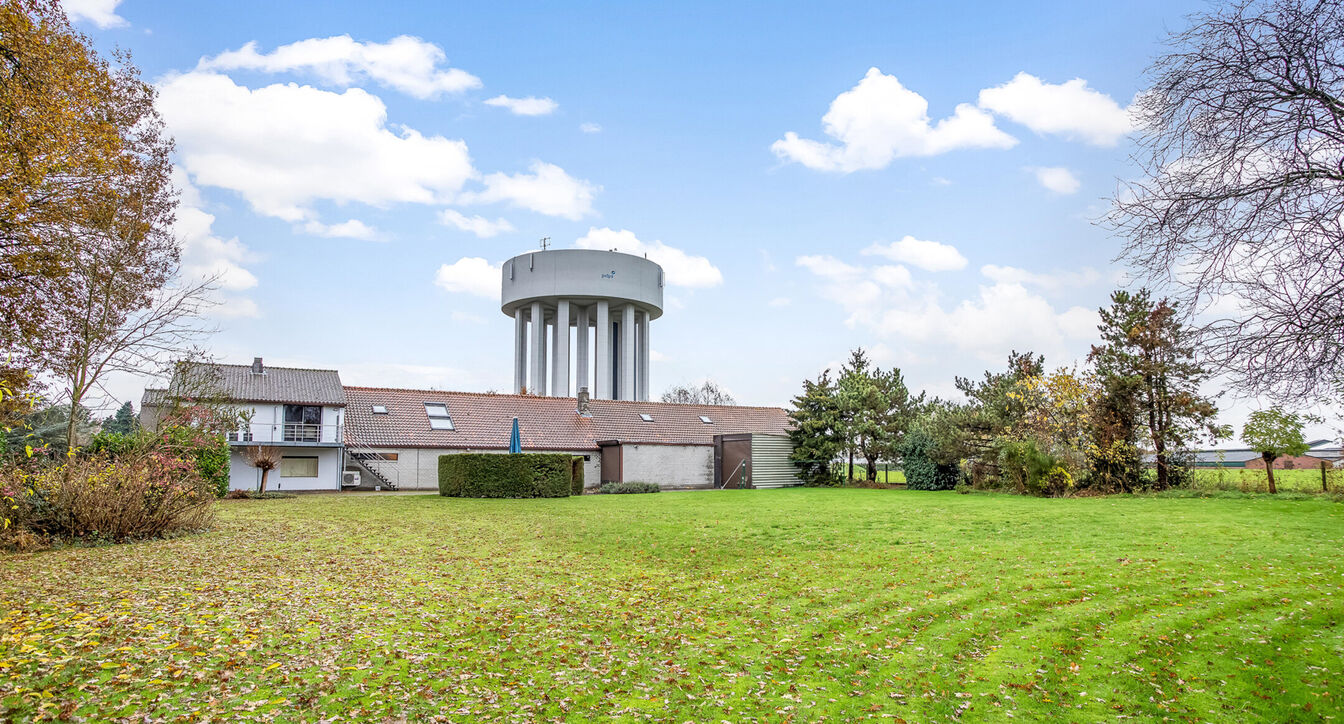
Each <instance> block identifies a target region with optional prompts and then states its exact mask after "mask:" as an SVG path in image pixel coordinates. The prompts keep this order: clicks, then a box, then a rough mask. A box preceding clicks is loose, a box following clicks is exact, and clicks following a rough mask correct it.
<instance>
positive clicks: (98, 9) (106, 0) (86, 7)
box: [61, 0, 130, 29]
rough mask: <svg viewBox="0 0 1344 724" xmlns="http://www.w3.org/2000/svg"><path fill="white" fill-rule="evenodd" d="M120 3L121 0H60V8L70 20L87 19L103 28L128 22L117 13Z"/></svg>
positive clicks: (119, 25) (118, 26)
mask: <svg viewBox="0 0 1344 724" xmlns="http://www.w3.org/2000/svg"><path fill="white" fill-rule="evenodd" d="M120 4H121V0H61V8H62V9H63V10H65V14H66V15H67V16H68V17H69V18H70V20H71V21H73V22H79V21H80V20H87V21H89V22H91V23H93V24H94V25H96V26H98V27H100V28H103V29H107V28H121V27H125V26H126V25H129V24H130V23H127V22H126V18H123V17H121V16H120V15H118V14H117V6H118V5H120Z"/></svg>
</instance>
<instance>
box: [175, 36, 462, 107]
mask: <svg viewBox="0 0 1344 724" xmlns="http://www.w3.org/2000/svg"><path fill="white" fill-rule="evenodd" d="M444 61H445V55H444V53H443V49H442V48H440V47H439V46H437V45H434V44H433V43H430V42H426V41H424V40H421V39H420V38H415V37H412V36H409V35H401V36H398V37H395V38H393V39H391V40H389V41H387V42H386V43H362V42H359V41H357V40H355V39H353V38H351V37H350V36H349V35H339V36H334V37H330V38H309V39H307V40H300V41H298V42H296V43H290V44H289V45H282V46H280V47H278V48H276V49H275V50H273V51H271V52H270V53H259V52H257V44H256V42H255V41H253V42H249V43H247V44H246V45H244V46H243V47H241V48H239V49H237V50H230V51H226V52H224V53H220V54H219V55H217V56H215V57H213V58H202V59H201V62H200V64H199V65H198V66H197V68H198V69H200V70H256V71H261V72H264V73H310V74H312V75H315V76H317V77H318V78H319V79H320V80H321V81H322V82H324V83H326V84H328V85H334V86H338V87H341V88H345V87H348V86H352V85H356V84H358V83H359V82H360V81H362V80H363V79H365V78H368V79H370V80H373V81H374V82H376V83H378V84H379V85H382V86H386V87H389V88H395V89H397V90H399V91H401V92H403V93H406V94H409V95H412V96H415V97H416V98H434V97H436V96H438V95H440V94H442V93H461V92H462V91H466V90H470V89H472V88H480V87H481V79H480V78H477V77H476V76H474V75H472V74H470V73H468V72H466V71H464V70H459V69H457V68H440V67H439V66H440V64H441V63H443V62H444Z"/></svg>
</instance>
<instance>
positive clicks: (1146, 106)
mask: <svg viewBox="0 0 1344 724" xmlns="http://www.w3.org/2000/svg"><path fill="white" fill-rule="evenodd" d="M1169 44H1170V52H1168V53H1167V54H1166V55H1163V56H1162V57H1160V58H1159V59H1158V60H1157V61H1156V62H1155V63H1154V64H1153V65H1152V67H1151V68H1150V69H1149V77H1150V79H1151V83H1152V84H1151V87H1150V88H1149V89H1148V90H1147V91H1146V92H1144V93H1142V94H1141V95H1140V96H1139V97H1138V99H1137V100H1136V102H1135V109H1136V111H1137V112H1136V121H1137V126H1138V135H1137V139H1136V140H1137V142H1138V145H1139V151H1138V153H1137V155H1136V160H1137V161H1138V163H1139V164H1140V166H1141V167H1142V169H1143V172H1144V173H1143V175H1144V178H1143V179H1142V180H1139V181H1135V182H1132V183H1128V184H1125V185H1123V186H1122V188H1121V189H1120V191H1119V193H1118V194H1117V197H1116V199H1115V202H1114V205H1113V207H1112V212H1111V214H1110V216H1109V222H1110V223H1111V224H1112V225H1113V228H1115V229H1116V230H1118V231H1119V232H1120V233H1121V234H1122V235H1124V236H1126V237H1127V239H1128V240H1127V243H1126V245H1125V247H1124V251H1123V252H1122V254H1121V258H1123V259H1125V260H1127V261H1128V262H1130V264H1131V265H1132V266H1133V267H1134V268H1135V269H1136V270H1137V271H1138V272H1140V273H1141V274H1143V275H1145V276H1147V277H1149V279H1150V280H1152V281H1154V282H1155V283H1157V284H1159V285H1160V286H1162V287H1164V291H1166V292H1168V293H1170V294H1171V295H1172V296H1173V298H1175V299H1177V300H1179V301H1181V302H1183V306H1184V307H1185V308H1186V309H1189V310H1192V311H1196V312H1199V313H1201V314H1203V315H1205V318H1206V319H1211V320H1212V321H1210V322H1209V323H1208V324H1207V325H1206V326H1205V327H1204V328H1203V329H1202V333H1203V334H1202V337H1201V348H1202V351H1203V352H1204V354H1205V356H1206V358H1207V359H1208V361H1209V362H1210V363H1212V364H1213V365H1215V366H1216V367H1217V368H1219V370H1220V371H1221V372H1224V373H1226V374H1228V375H1229V376H1230V378H1231V379H1232V381H1233V382H1234V383H1236V384H1237V386H1238V387H1240V388H1241V390H1242V391H1243V392H1245V393H1248V394H1259V393H1273V394H1276V395H1278V396H1279V397H1281V398H1284V399H1296V400H1310V399H1312V398H1313V397H1316V396H1318V395H1321V394H1323V393H1324V394H1336V395H1344V388H1341V386H1340V385H1341V383H1342V382H1344V220H1342V219H1341V216H1342V215H1344V8H1342V7H1341V2H1340V0H1316V1H1313V0H1258V1H1251V0H1242V1H1239V2H1234V3H1232V4H1230V5H1227V6H1225V7H1223V8H1221V9H1218V10H1216V11H1213V12H1210V13H1207V14H1201V15H1195V16H1192V18H1191V25H1190V27H1189V28H1188V29H1187V30H1185V31H1183V32H1180V33H1176V34H1174V35H1173V36H1171V38H1170V39H1169Z"/></svg>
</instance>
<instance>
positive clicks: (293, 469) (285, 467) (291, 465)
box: [280, 457, 317, 478]
mask: <svg viewBox="0 0 1344 724" xmlns="http://www.w3.org/2000/svg"><path fill="white" fill-rule="evenodd" d="M280 477H282V478H315V477H317V458H315V457H311V458H291V457H285V458H281V459H280Z"/></svg>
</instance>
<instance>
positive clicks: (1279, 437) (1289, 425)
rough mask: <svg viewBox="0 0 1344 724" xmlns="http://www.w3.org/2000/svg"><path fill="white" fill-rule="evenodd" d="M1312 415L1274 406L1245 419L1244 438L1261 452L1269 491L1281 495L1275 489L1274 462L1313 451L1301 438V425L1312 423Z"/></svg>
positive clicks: (1242, 435)
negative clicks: (1287, 410) (1285, 410)
mask: <svg viewBox="0 0 1344 724" xmlns="http://www.w3.org/2000/svg"><path fill="white" fill-rule="evenodd" d="M1314 419H1315V418H1312V417H1311V416H1309V415H1300V414H1298V413H1296V412H1284V411H1283V409H1282V408H1279V407H1271V408H1269V409H1268V410H1257V411H1255V412H1252V413H1251V416H1250V417H1249V418H1248V419H1247V420H1246V426H1245V427H1243V428H1242V430H1241V439H1242V441H1244V442H1245V443H1246V444H1247V445H1250V446H1251V449H1252V450H1255V451H1256V452H1258V453H1260V457H1261V458H1262V459H1263V460H1264V461H1265V475H1266V476H1267V477H1268V479H1269V492H1271V493H1277V492H1279V491H1278V489H1277V488H1275V487H1274V461H1275V460H1278V459H1279V458H1281V457H1285V456H1288V457H1292V456H1297V455H1301V454H1302V453H1305V452H1306V451H1307V450H1309V449H1310V446H1308V445H1307V441H1306V440H1305V439H1304V438H1303V437H1302V426H1303V425H1304V424H1305V423H1306V422H1309V421H1311V420H1314Z"/></svg>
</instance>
